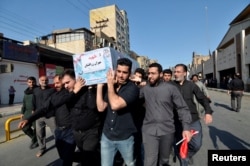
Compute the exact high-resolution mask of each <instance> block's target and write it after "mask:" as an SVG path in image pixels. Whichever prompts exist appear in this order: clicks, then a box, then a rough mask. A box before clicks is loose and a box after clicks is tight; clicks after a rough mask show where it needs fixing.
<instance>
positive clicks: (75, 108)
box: [63, 69, 101, 166]
mask: <svg viewBox="0 0 250 166" xmlns="http://www.w3.org/2000/svg"><path fill="white" fill-rule="evenodd" d="M75 81H76V79H75V73H74V70H70V69H69V70H66V71H65V72H64V73H63V84H64V85H65V88H66V89H67V90H68V91H69V92H71V91H73V90H74V84H75ZM68 107H69V108H70V111H71V115H72V129H73V134H74V138H75V141H76V145H77V147H78V149H79V150H80V160H81V161H80V162H81V164H82V165H87V166H96V165H100V163H99V162H100V160H99V153H98V147H99V141H100V135H99V132H100V127H101V121H100V114H99V112H98V111H97V106H96V89H95V88H94V87H92V86H88V87H87V86H84V87H83V88H82V89H81V90H80V91H79V92H78V93H77V94H76V95H75V96H74V98H73V99H72V100H71V102H70V103H68Z"/></svg>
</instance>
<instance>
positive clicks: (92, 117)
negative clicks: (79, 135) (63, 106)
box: [67, 87, 100, 131]
mask: <svg viewBox="0 0 250 166" xmlns="http://www.w3.org/2000/svg"><path fill="white" fill-rule="evenodd" d="M67 105H68V107H69V108H70V112H71V116H72V128H73V129H74V130H76V131H79V130H80V131H85V130H88V129H90V128H92V127H99V126H100V117H99V116H100V113H99V112H98V110H97V106H96V89H95V88H92V89H88V87H83V88H82V89H81V90H80V91H79V92H78V93H77V94H76V95H75V96H74V97H73V98H72V99H71V101H70V102H69V103H68V104H67Z"/></svg>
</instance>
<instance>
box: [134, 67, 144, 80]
mask: <svg viewBox="0 0 250 166" xmlns="http://www.w3.org/2000/svg"><path fill="white" fill-rule="evenodd" d="M134 73H140V74H141V75H142V78H143V79H144V78H145V71H144V69H143V68H137V69H135V72H134Z"/></svg>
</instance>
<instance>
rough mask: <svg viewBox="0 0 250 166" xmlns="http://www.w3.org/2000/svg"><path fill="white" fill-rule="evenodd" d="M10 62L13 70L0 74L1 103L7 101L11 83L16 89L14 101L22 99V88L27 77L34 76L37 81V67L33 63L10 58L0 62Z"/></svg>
mask: <svg viewBox="0 0 250 166" xmlns="http://www.w3.org/2000/svg"><path fill="white" fill-rule="evenodd" d="M5 63H12V64H13V65H14V70H13V72H12V73H1V74H0V99H1V104H8V103H9V92H8V89H9V87H10V86H11V85H12V86H14V88H15V89H16V93H15V99H14V103H20V102H22V100H23V95H24V90H25V89H26V88H27V84H26V81H27V78H28V77H30V76H34V77H35V78H36V79H37V81H38V76H39V75H38V67H37V66H36V65H35V64H33V63H25V62H18V61H11V60H2V61H1V62H0V64H5Z"/></svg>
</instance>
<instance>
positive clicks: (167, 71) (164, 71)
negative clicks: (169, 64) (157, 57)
mask: <svg viewBox="0 0 250 166" xmlns="http://www.w3.org/2000/svg"><path fill="white" fill-rule="evenodd" d="M165 73H167V74H171V75H173V73H172V70H170V69H165V70H163V74H165Z"/></svg>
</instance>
